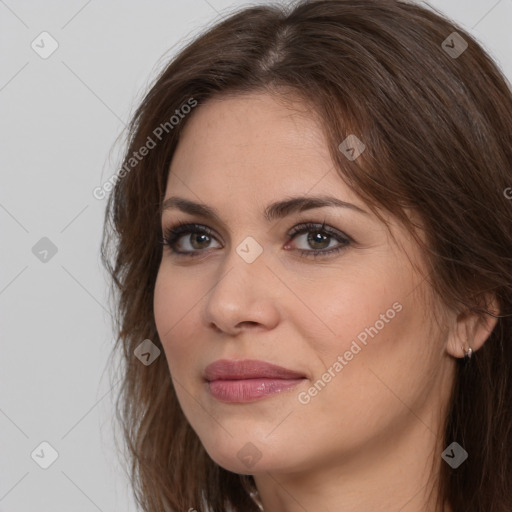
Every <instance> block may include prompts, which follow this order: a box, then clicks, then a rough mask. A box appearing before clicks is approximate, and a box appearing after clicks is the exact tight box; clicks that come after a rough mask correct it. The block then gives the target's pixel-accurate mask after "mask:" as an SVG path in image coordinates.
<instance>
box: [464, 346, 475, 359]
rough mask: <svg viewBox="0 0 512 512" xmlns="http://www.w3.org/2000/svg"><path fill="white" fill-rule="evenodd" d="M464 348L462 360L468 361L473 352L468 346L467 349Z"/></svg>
mask: <svg viewBox="0 0 512 512" xmlns="http://www.w3.org/2000/svg"><path fill="white" fill-rule="evenodd" d="M463 350H464V361H469V360H470V359H471V355H472V354H473V349H472V348H471V347H469V348H468V349H467V350H466V349H463Z"/></svg>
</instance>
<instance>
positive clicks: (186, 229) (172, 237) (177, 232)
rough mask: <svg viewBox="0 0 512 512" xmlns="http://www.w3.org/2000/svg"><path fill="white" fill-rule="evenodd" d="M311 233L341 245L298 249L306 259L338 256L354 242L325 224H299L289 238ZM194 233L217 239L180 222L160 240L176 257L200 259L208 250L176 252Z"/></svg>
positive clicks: (202, 228)
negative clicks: (185, 236) (185, 238)
mask: <svg viewBox="0 0 512 512" xmlns="http://www.w3.org/2000/svg"><path fill="white" fill-rule="evenodd" d="M310 231H315V232H322V233H323V234H326V235H329V236H330V237H333V238H334V239H335V240H336V241H338V242H340V243H341V245H339V246H337V247H334V248H332V249H323V250H311V251H307V250H304V249H297V250H298V251H299V252H300V253H301V255H302V256H303V257H306V258H317V257H319V256H326V255H330V254H336V253H339V252H340V251H342V250H343V249H345V248H346V247H347V246H348V245H350V244H351V243H352V242H353V240H352V239H351V238H350V237H349V236H347V235H345V234H344V233H341V232H339V231H338V230H334V229H333V228H331V227H329V226H326V225H325V222H324V223H322V224H315V223H312V222H305V223H302V224H298V225H297V226H295V227H294V228H293V229H292V230H291V231H290V232H289V233H288V236H289V237H290V238H291V239H294V238H295V237H296V236H297V235H302V234H304V233H309V232H310ZM192 233H200V234H204V235H208V236H211V237H215V233H214V232H213V231H212V230H211V229H210V228H208V227H207V226H203V225H201V224H193V223H192V224H191V223H187V222H178V223H177V224H175V225H174V226H171V227H168V228H166V229H165V230H164V236H163V238H161V239H160V244H161V245H164V246H165V245H166V246H168V247H169V249H170V250H171V251H172V252H173V253H174V254H175V255H176V256H179V257H181V256H188V257H192V258H194V257H198V256H200V255H201V253H204V252H205V251H206V250H204V251H203V250H198V251H178V250H176V248H175V246H176V242H177V241H178V240H179V239H180V238H181V237H182V236H183V235H185V234H192Z"/></svg>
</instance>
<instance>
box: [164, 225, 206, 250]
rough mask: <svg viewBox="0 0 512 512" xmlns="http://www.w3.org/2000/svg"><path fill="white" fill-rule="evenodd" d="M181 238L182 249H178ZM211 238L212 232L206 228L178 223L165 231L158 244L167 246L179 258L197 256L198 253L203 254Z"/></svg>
mask: <svg viewBox="0 0 512 512" xmlns="http://www.w3.org/2000/svg"><path fill="white" fill-rule="evenodd" d="M185 235H188V237H185ZM182 238H183V239H184V245H185V247H184V248H183V247H181V248H180V244H179V242H180V240H181V239H182ZM212 238H213V231H212V230H211V229H210V228H208V227H207V226H202V225H201V224H187V223H181V222H180V223H178V224H177V225H175V226H173V227H170V228H167V229H165V232H164V236H163V238H162V240H161V241H160V242H161V243H162V244H163V245H167V246H168V247H169V248H170V250H171V251H172V252H173V253H175V254H177V255H179V256H197V255H198V253H199V252H204V249H206V248H208V244H209V243H210V241H211V239H212Z"/></svg>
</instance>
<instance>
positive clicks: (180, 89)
mask: <svg viewBox="0 0 512 512" xmlns="http://www.w3.org/2000/svg"><path fill="white" fill-rule="evenodd" d="M453 32H457V34H458V36H454V35H453ZM450 37H451V39H450ZM454 37H455V39H454ZM460 37H461V38H462V40H461V39H460ZM461 41H465V43H467V48H465V49H464V43H463V42H461ZM461 49H462V50H463V51H462V52H460V50H461ZM455 50H457V51H458V52H459V54H457V53H454V51H455ZM255 91H262V92H273V93H275V94H278V95H280V97H282V98H284V99H285V98H286V92H293V93H295V94H298V95H299V96H300V97H301V98H302V99H303V100H304V102H305V103H307V104H308V105H310V106H311V107H312V109H313V111H314V112H315V115H317V116H318V119H319V120H320V121H321V123H322V126H323V128H324V130H325V134H326V137H327V140H328V143H329V148H330V151H331V154H332V158H333V161H334V163H335V164H336V166H337V168H338V173H339V175H340V179H343V180H344V181H345V182H346V183H347V184H348V185H349V186H350V187H351V188H352V189H353V190H354V191H355V192H356V193H357V194H359V195H360V197H362V198H363V199H364V200H365V201H366V202H367V204H369V205H370V206H371V208H372V209H373V210H374V212H375V213H376V214H378V209H377V208H379V209H381V210H385V211H387V212H389V213H390V214H392V215H393V216H394V217H395V218H396V219H398V221H400V222H401V223H403V225H404V226H405V227H406V228H407V229H408V230H409V232H410V233H411V236H414V237H415V239H416V240H417V241H418V243H420V244H421V246H422V248H423V251H424V254H425V258H426V261H427V263H428V276H429V281H428V282H429V283H430V285H431V287H432V290H434V291H435V293H436V294H437V296H438V298H439V301H440V303H441V304H442V305H443V307H446V308H450V309H453V310H456V311H461V312H463V311H469V312H472V313H475V314H477V315H479V316H481V317H482V318H483V317H485V316H486V315H493V313H491V312H490V311H488V310H487V308H486V304H485V302H484V297H487V296H488V295H489V294H491V295H492V296H493V297H495V298H496V300H497V302H498V304H499V308H500V311H499V314H498V315H493V316H497V317H498V320H497V323H496V326H495V328H494V330H493V331H492V333H491V335H490V336H489V338H488V339H487V341H486V342H485V344H484V345H483V347H482V348H481V349H480V350H478V351H477V352H476V353H475V354H474V355H473V357H472V359H471V361H470V363H469V364H466V365H465V366H463V365H462V364H459V365H458V366H457V370H456V371H457V375H456V381H455V386H454V389H453V392H452V399H451V402H450V404H449V413H448V416H447V418H446V426H445V444H444V446H447V445H448V444H450V443H451V442H452V441H454V440H456V441H458V442H459V443H460V444H461V445H463V447H464V449H465V450H466V451H467V452H468V453H469V458H468V460H467V461H466V462H465V463H464V464H462V465H461V466H460V467H458V468H457V469H451V468H450V467H449V466H448V464H445V463H443V464H442V465H441V467H442V469H441V473H440V475H439V478H440V480H439V483H440V486H439V500H440V502H441V503H446V504H449V505H451V507H452V509H453V510H454V511H459V510H465V511H467V512H470V511H474V512H482V511H483V510H485V511H486V512H505V511H507V512H509V511H510V510H512V485H511V482H512V448H511V446H512V383H511V377H512V318H511V304H512V201H511V200H510V199H507V197H510V195H508V196H507V194H506V193H505V192H504V191H505V190H507V189H508V190H510V188H509V187H511V186H512V172H511V169H512V93H511V87H510V84H509V83H508V82H507V80H506V78H505V77H504V76H503V74H502V73H501V72H500V70H499V69H498V67H497V66H496V64H495V63H494V62H493V61H492V59H491V58H490V57H489V56H488V55H487V54H486V53H485V51H484V50H483V49H482V48H481V47H480V46H479V44H478V43H477V41H476V40H475V39H474V38H473V37H471V36H470V35H469V34H468V33H467V32H466V31H465V30H464V29H462V28H461V27H459V26H458V25H456V24H454V23H453V22H451V21H449V20H448V19H446V18H445V17H443V15H442V14H440V13H436V12H434V11H433V10H427V9H426V8H423V7H420V6H418V5H415V4H412V3H411V4H409V3H402V2H398V1H394V0H323V1H322V0H320V1H309V2H308V1H302V2H298V3H296V4H295V5H294V6H293V7H290V8H284V7H279V6H275V5H272V6H258V7H251V8H245V9H242V10H240V11H238V12H235V13H233V14H231V15H230V16H229V17H228V18H226V19H224V20H223V21H222V22H220V23H218V24H216V25H215V26H214V27H213V28H210V29H209V30H207V31H206V32H204V33H203V34H202V35H201V36H200V37H197V38H196V39H195V40H194V41H192V42H191V43H190V44H188V45H187V46H186V47H185V48H183V49H182V50H181V51H180V52H179V54H178V55H177V56H176V57H174V58H173V59H172V61H171V62H170V63H169V64H168V65H167V66H166V67H165V69H164V70H163V71H162V72H161V73H160V74H159V76H158V77H157V78H156V80H155V81H154V84H153V85H152V87H151V88H150V90H149V92H148V93H147V95H146V96H145V98H144V100H143V101H142V103H141V105H140V106H139V108H138V109H137V110H136V112H135V114H134V116H133V119H132V121H131V123H130V125H129V130H128V141H127V149H126V152H125V157H124V160H123V164H122V169H121V171H119V172H118V173H117V175H116V176H114V179H113V180H111V183H114V184H115V186H114V188H113V191H112V193H111V195H110V196H109V199H108V205H107V209H106V216H105V226H104V234H103V241H102V260H103V262H104V265H105V266H106V267H107V269H108V271H109V274H110V275H111V277H112V292H113V294H115V320H116V326H115V327H116V335H117V339H116V344H115V347H114V350H113V354H117V355H119V356H120V358H121V360H120V366H121V372H122V382H121V385H120V392H119V396H118V402H117V403H116V416H117V419H118V420H119V421H120V422H121V425H122V427H123V433H124V442H125V443H124V444H125V447H126V448H127V450H128V451H127V461H128V462H129V465H130V476H131V478H132V482H133V485H134V494H135V497H136V499H137V502H138V503H139V504H140V505H141V506H142V507H143V510H145V511H147V512H149V511H151V512H164V511H169V510H174V511H182V510H188V509H189V508H195V509H196V510H198V511H200V512H203V511H205V510H206V506H207V507H208V510H211V511H213V512H225V510H227V509H229V508H231V509H232V510H233V511H234V512H248V511H249V512H250V511H257V510H258V509H257V507H256V505H255V504H254V502H253V501H252V499H251V498H250V496H249V491H250V490H251V489H252V490H254V489H255V487H254V480H253V478H252V476H250V475H238V474H235V473H232V472H229V471H227V470H225V469H224V468H222V467H220V466H218V465H217V464H216V463H215V462H214V461H212V460H211V459H210V457H209V456H208V455H207V454H206V452H205V450H204V448H203V447H202V444H201V442H200V440H199V438H198V437H197V435H196V434H195V432H194V431H193V430H192V428H191V426H190V425H189V423H188V422H187V420H186V418H185V416H184V415H183V413H182V411H181V408H180V406H179V403H178V400H177V397H176V394H175V390H174V388H173V385H172V381H171V378H170V374H169V368H168V365H167V362H166V360H165V357H163V356H161V357H158V358H157V359H156V360H155V361H154V362H153V363H152V364H151V365H150V366H146V365H144V364H141V361H140V360H139V359H138V358H137V357H135V355H134V351H135V349H136V348H137V347H138V346H139V345H140V344H141V342H142V341H143V340H146V339H149V340H151V341H152V343H154V344H155V345H156V346H157V347H159V348H160V350H161V351H162V353H163V347H162V344H161V342H160V340H159V338H158V334H157V330H156V326H155V320H154V316H153V292H154V284H155V279H156V276H157V272H158V268H159V264H160V260H161V256H162V246H161V245H160V243H159V241H160V239H161V236H162V233H161V228H160V207H161V203H162V200H163V198H164V193H165V188H166V183H167V177H168V172H169V166H170V162H171V159H172V156H173V153H174V151H175V149H176V146H177V144H178V141H179V135H180V133H181V131H182V129H183V127H184V126H185V125H186V123H187V122H188V120H189V119H190V117H191V116H193V115H194V111H195V110H197V109H199V108H201V105H202V104H204V103H205V102H206V101H208V100H209V99H210V98H213V97H215V96H219V95H221V94H243V93H245V92H255ZM185 105H188V107H187V108H185ZM349 134H355V135H356V136H357V137H358V138H359V139H360V140H362V141H364V143H365V145H366V149H365V151H364V152H363V153H362V154H361V155H360V157H359V158H357V159H356V160H354V161H349V159H347V158H346V157H345V155H343V154H342V153H341V151H340V150H339V149H338V146H339V144H340V143H341V142H342V141H343V140H345V139H346V137H347V136H348V135H349ZM143 147H146V149H147V150H146V151H143V150H142V149H141V148H143ZM408 210H409V211H411V210H414V211H415V212H417V214H418V216H419V218H420V219H421V220H422V224H423V227H424V233H423V234H424V237H425V241H422V240H421V238H419V237H417V236H416V234H417V232H416V227H415V226H414V225H413V222H412V221H411V220H410V218H409V216H408V215H407V211H408ZM439 456H440V454H439Z"/></svg>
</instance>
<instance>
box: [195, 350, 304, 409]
mask: <svg viewBox="0 0 512 512" xmlns="http://www.w3.org/2000/svg"><path fill="white" fill-rule="evenodd" d="M203 377H204V379H205V380H206V384H207V387H208V391H209V392H210V394H211V395H212V396H213V397H214V398H216V399H217V400H220V401H222V402H229V403H243V402H253V401H255V400H260V399H262V398H265V397H269V396H272V395H275V394H276V393H280V392H282V391H285V390H287V389H290V388H292V387H295V386H297V385H298V384H300V383H301V382H302V381H303V380H305V379H306V376H305V375H304V374H302V373H300V372H297V371H294V370H290V369H288V368H283V367H282V366H278V365H275V364H271V363H267V362H265V361H258V360H254V359H246V360H241V361H234V360H229V359H220V360H218V361H215V362H214V363H212V364H210V365H208V366H207V367H206V368H205V370H204V374H203Z"/></svg>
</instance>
